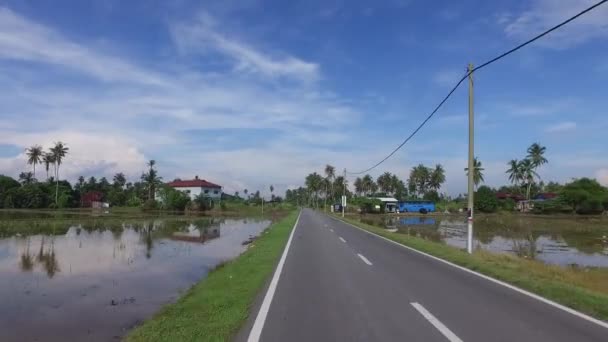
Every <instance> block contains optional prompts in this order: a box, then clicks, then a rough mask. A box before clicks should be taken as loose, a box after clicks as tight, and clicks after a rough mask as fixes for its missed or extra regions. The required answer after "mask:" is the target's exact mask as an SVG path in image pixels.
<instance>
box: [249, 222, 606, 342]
mask: <svg viewBox="0 0 608 342" xmlns="http://www.w3.org/2000/svg"><path fill="white" fill-rule="evenodd" d="M271 287H272V286H271ZM271 292H272V291H271ZM267 297H271V298H272V301H271V302H270V306H269V307H268V310H267V315H266V316H265V319H261V318H258V320H260V321H261V322H263V325H262V326H261V335H260V338H259V340H260V341H280V342H284V341H307V342H308V341H481V342H487V341H557V342H560V341H564V342H566V341H568V342H571V341H577V342H579V341H604V342H606V341H608V329H606V328H605V327H602V326H600V325H598V324H595V323H593V322H590V321H588V320H585V319H583V318H580V317H577V316H575V315H573V314H571V313H568V312H566V311H563V310H560V309H558V308H555V307H553V306H551V305H548V304H546V303H543V302H541V301H539V300H536V299H534V298H531V297H529V296H526V295H524V294H521V293H518V292H516V291H514V290H512V289H509V288H507V287H504V286H501V285H499V284H496V283H493V282H491V281H488V280H486V279H483V278H480V277H478V276H475V275H473V274H470V273H468V272H465V271H462V270H460V269H457V268H455V267H453V266H450V265H447V264H445V263H442V262H439V261H437V260H434V259H432V258H429V257H427V256H424V255H421V254H418V253H416V252H413V251H411V250H408V249H405V248H403V247H400V246H397V245H395V244H392V243H390V242H387V241H386V240H384V239H382V238H379V237H376V236H373V235H370V234H368V233H365V232H363V231H361V230H359V229H356V228H354V227H352V226H350V225H348V224H345V223H343V222H340V221H337V220H335V219H333V218H330V217H328V216H326V215H324V214H321V213H316V212H314V211H311V210H303V211H302V214H301V216H300V219H299V223H298V224H297V227H296V230H295V233H294V235H293V239H292V241H291V245H290V247H289V249H288V252H287V254H286V258H285V261H284V267H283V269H282V272H281V273H280V278H278V282H277V283H276V291H275V292H274V293H271V294H270V295H267ZM257 311H258V310H254V315H256V317H257V316H264V315H259V313H258V312H257ZM262 318H263V317H262ZM258 328H260V326H258ZM253 335H255V334H253ZM249 336H250V340H255V338H252V337H251V336H252V335H249Z"/></svg>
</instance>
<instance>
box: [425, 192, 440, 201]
mask: <svg viewBox="0 0 608 342" xmlns="http://www.w3.org/2000/svg"><path fill="white" fill-rule="evenodd" d="M422 199H423V200H425V201H433V202H435V203H437V202H439V194H438V193H437V191H435V190H429V191H427V192H426V193H425V194H424V196H423V197H422Z"/></svg>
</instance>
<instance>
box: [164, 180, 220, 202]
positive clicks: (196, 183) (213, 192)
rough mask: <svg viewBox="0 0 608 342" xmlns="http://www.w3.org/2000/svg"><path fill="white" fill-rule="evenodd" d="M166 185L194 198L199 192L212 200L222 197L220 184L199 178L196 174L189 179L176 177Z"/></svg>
mask: <svg viewBox="0 0 608 342" xmlns="http://www.w3.org/2000/svg"><path fill="white" fill-rule="evenodd" d="M167 185H168V186H170V187H172V188H174V189H175V190H179V191H182V192H185V193H186V194H188V195H189V196H190V198H191V199H194V198H195V197H196V196H198V195H200V194H204V195H205V196H208V197H209V198H211V199H213V200H220V199H221V198H222V186H221V185H218V184H214V183H211V182H209V181H206V180H204V179H199V178H198V176H195V177H194V179H191V180H181V179H176V180H174V181H173V182H169V183H167Z"/></svg>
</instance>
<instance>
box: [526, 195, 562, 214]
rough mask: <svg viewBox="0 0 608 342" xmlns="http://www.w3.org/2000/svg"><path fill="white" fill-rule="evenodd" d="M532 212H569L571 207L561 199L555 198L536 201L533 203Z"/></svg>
mask: <svg viewBox="0 0 608 342" xmlns="http://www.w3.org/2000/svg"><path fill="white" fill-rule="evenodd" d="M532 212H533V213H534V214H560V213H571V212H572V207H571V206H570V205H568V203H565V202H564V201H563V199H560V198H556V199H552V200H546V201H537V202H535V203H534V209H532Z"/></svg>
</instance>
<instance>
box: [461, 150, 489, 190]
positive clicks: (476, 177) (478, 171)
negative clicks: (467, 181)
mask: <svg viewBox="0 0 608 342" xmlns="http://www.w3.org/2000/svg"><path fill="white" fill-rule="evenodd" d="M483 170H485V169H484V168H483V167H481V161H479V159H477V157H475V159H473V183H474V184H475V189H477V186H478V185H479V183H481V182H483V181H484V180H483V172H482V171H483ZM464 171H465V172H466V173H467V176H468V175H469V168H468V167H465V168H464Z"/></svg>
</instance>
